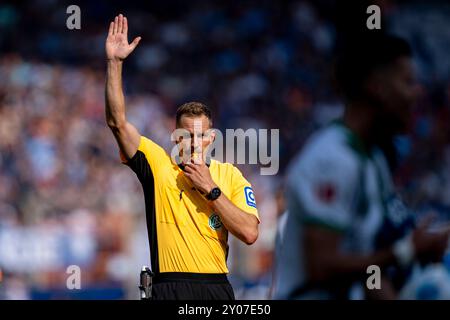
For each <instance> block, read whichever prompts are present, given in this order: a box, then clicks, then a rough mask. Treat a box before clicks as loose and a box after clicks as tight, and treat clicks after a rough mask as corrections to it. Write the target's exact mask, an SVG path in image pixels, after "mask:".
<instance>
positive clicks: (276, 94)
mask: <svg viewBox="0 0 450 320" xmlns="http://www.w3.org/2000/svg"><path fill="white" fill-rule="evenodd" d="M371 3H372V4H378V5H379V6H380V7H381V10H382V15H383V21H382V22H383V28H386V29H390V30H392V31H393V32H395V33H396V34H399V35H402V36H404V37H405V38H406V39H408V40H409V41H410V43H411V44H412V46H413V49H414V52H415V58H416V62H417V67H418V71H419V76H420V80H421V82H422V84H423V86H422V97H421V99H420V103H419V104H418V107H417V109H416V110H415V122H414V123H415V125H414V127H413V129H412V130H411V132H410V134H409V136H408V137H402V138H400V139H398V141H397V146H398V150H399V152H400V155H401V163H400V166H399V168H398V170H397V171H396V172H395V179H396V182H397V184H398V186H400V187H401V188H402V189H403V190H404V196H405V198H406V199H407V203H408V204H409V205H411V206H412V207H413V208H414V209H416V210H417V212H419V213H420V212H425V211H429V210H434V211H436V212H438V213H439V214H440V217H441V218H442V219H446V220H447V219H448V217H449V216H450V129H449V128H450V126H449V123H450V100H449V99H450V82H449V76H450V57H449V51H448V48H449V44H450V19H449V18H450V5H449V4H446V2H445V1H408V2H406V1H387V0H386V1H372V2H371ZM70 4H77V5H79V6H80V8H81V30H68V29H67V28H66V19H67V17H68V14H66V8H67V7H68V6H69V5H70ZM335 9H336V1H331V0H328V1H326V0H322V1H314V2H312V1H283V2H281V1H266V0H263V1H239V2H232V1H188V2H187V1H173V0H170V1H169V0H165V1H136V2H135V1H133V2H130V1H128V2H124V1H106V0H102V1H71V2H69V1H54V0H38V1H21V2H15V1H2V3H1V4H0V269H1V275H0V277H1V278H0V279H1V280H0V299H50V298H86V299H95V298H97V299H98V298H103V299H116V298H125V299H136V298H138V290H137V282H138V273H139V270H140V267H141V266H142V265H144V264H148V263H149V261H148V243H147V235H146V230H145V220H144V219H145V217H144V201H143V196H142V191H141V187H140V185H139V183H138V180H137V179H136V178H135V176H134V174H132V172H131V171H130V170H129V169H128V168H126V167H125V166H123V165H121V164H120V161H119V157H118V152H117V147H116V144H115V141H114V139H113V136H112V134H111V133H110V132H109V130H108V128H107V127H106V124H105V120H104V71H105V62H104V61H105V58H104V41H105V38H106V33H107V28H108V22H109V21H110V20H111V19H112V18H113V17H114V15H116V14H118V13H123V14H125V15H127V17H128V20H129V24H130V38H133V37H135V36H138V35H140V36H142V37H143V40H142V41H141V43H140V45H139V47H138V48H137V50H136V51H135V52H134V53H133V54H132V56H130V57H129V58H128V60H127V61H126V63H125V68H124V70H125V71H124V87H125V92H126V97H127V110H128V112H127V114H128V117H129V119H130V121H131V122H132V123H134V124H135V125H136V126H137V127H138V128H139V130H140V131H141V132H142V133H143V134H145V135H147V136H149V137H151V138H152V139H154V140H155V141H157V142H159V143H160V144H162V145H164V146H166V147H169V146H170V139H169V137H170V132H171V130H172V128H173V127H174V111H175V110H176V107H177V106H178V105H180V104H181V103H182V102H185V101H188V100H200V101H202V102H205V103H206V104H208V105H210V106H211V107H212V109H213V113H214V117H215V119H214V120H215V125H214V127H216V128H219V129H225V128H244V129H246V128H269V129H270V128H280V139H281V141H280V172H279V174H278V175H277V176H260V175H259V167H258V166H256V165H251V166H250V165H249V166H240V168H241V169H242V170H243V171H244V175H245V176H246V177H248V179H249V180H250V181H251V182H252V184H253V185H254V189H255V194H256V201H257V204H258V208H259V212H260V215H261V220H262V224H261V229H260V238H259V240H258V241H257V242H256V243H255V244H254V245H253V246H251V247H247V246H245V245H241V244H239V243H238V242H237V241H235V239H233V238H231V239H230V247H231V251H230V257H229V266H230V269H231V276H230V280H231V282H232V283H233V285H234V287H235V290H236V296H237V298H257V299H259V298H261V299H263V298H266V297H267V293H268V288H269V286H270V281H271V267H272V262H273V249H274V238H275V232H276V222H277V217H278V216H279V215H280V214H281V213H282V212H283V210H284V208H283V197H282V190H283V189H282V183H283V174H284V169H285V168H286V165H287V164H288V162H289V160H290V159H291V158H292V156H293V155H294V154H295V153H296V152H297V151H298V150H299V149H300V148H301V146H302V144H303V142H304V141H305V139H306V137H308V135H309V134H310V133H311V131H312V130H314V129H315V128H318V127H320V126H322V125H324V124H326V123H327V122H328V121H330V120H331V119H333V118H335V117H337V116H339V114H340V113H341V111H342V102H341V100H340V99H339V97H338V96H337V94H336V92H335V90H334V89H333V81H332V61H333V57H334V51H335V47H336V41H337V40H338V39H339V31H340V30H339V21H338V20H337V18H336V10H335ZM361 21H362V23H365V20H361ZM359 27H361V28H364V27H365V26H364V25H362V26H359ZM69 265H78V266H80V268H81V272H82V278H81V285H82V289H81V290H68V289H67V288H66V279H67V277H68V274H66V268H67V267H68V266H69Z"/></svg>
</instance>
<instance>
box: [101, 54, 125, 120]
mask: <svg viewBox="0 0 450 320" xmlns="http://www.w3.org/2000/svg"><path fill="white" fill-rule="evenodd" d="M122 64H123V63H122V61H116V60H108V61H107V72H106V89H105V102H106V103H105V105H106V108H105V115H106V122H107V124H108V126H109V127H111V128H119V127H121V126H123V125H125V123H126V117H125V97H124V94H123V89H122Z"/></svg>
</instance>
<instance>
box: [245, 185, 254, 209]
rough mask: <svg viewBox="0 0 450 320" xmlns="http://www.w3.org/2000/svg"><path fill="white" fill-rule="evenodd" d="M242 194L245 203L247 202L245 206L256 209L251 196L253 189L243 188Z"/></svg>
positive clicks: (252, 195)
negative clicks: (243, 194)
mask: <svg viewBox="0 0 450 320" xmlns="http://www.w3.org/2000/svg"><path fill="white" fill-rule="evenodd" d="M244 193H245V201H246V202H247V205H249V206H250V207H253V208H256V201H255V195H254V194H253V189H252V188H251V187H245V188H244Z"/></svg>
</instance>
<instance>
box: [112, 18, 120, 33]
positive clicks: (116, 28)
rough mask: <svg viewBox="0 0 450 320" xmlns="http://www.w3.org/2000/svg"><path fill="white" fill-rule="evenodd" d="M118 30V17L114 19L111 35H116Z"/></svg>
mask: <svg viewBox="0 0 450 320" xmlns="http://www.w3.org/2000/svg"><path fill="white" fill-rule="evenodd" d="M118 29H119V17H117V16H116V17H115V18H114V31H113V34H117V33H118Z"/></svg>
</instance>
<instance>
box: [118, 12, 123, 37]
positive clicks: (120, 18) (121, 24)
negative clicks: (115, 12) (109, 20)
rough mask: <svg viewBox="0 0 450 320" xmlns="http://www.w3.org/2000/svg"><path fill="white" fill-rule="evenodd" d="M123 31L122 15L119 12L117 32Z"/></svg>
mask: <svg viewBox="0 0 450 320" xmlns="http://www.w3.org/2000/svg"><path fill="white" fill-rule="evenodd" d="M122 32H123V15H122V14H119V33H122Z"/></svg>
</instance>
